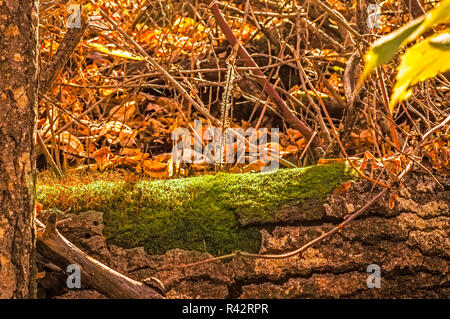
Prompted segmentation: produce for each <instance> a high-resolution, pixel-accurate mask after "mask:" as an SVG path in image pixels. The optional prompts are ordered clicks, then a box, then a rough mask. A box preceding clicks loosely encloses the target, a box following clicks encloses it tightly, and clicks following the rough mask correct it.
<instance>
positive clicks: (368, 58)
mask: <svg viewBox="0 0 450 319" xmlns="http://www.w3.org/2000/svg"><path fill="white" fill-rule="evenodd" d="M423 21H424V17H420V18H417V19H416V20H414V21H411V22H410V23H408V24H407V25H405V26H403V27H401V28H400V29H398V30H396V31H394V32H392V33H390V34H388V35H386V36H384V37H382V38H381V39H379V40H378V41H377V42H375V44H374V46H373V47H372V48H371V49H370V50H369V52H367V54H366V55H365V57H364V58H365V62H366V63H365V67H364V72H363V75H362V77H363V78H365V77H366V76H367V75H368V74H369V73H370V72H372V71H373V70H374V69H375V68H376V67H377V66H379V65H381V64H383V63H386V62H388V61H390V60H391V59H392V58H393V57H394V56H395V54H396V52H397V51H398V49H399V47H400V46H401V45H402V44H403V42H405V41H406V39H408V37H409V36H410V35H411V34H412V33H413V32H414V31H415V30H417V28H419V27H420V25H421V23H422V22H423Z"/></svg>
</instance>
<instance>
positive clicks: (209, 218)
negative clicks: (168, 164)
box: [38, 164, 450, 298]
mask: <svg viewBox="0 0 450 319" xmlns="http://www.w3.org/2000/svg"><path fill="white" fill-rule="evenodd" d="M377 176H378V175H377ZM386 178H387V177H385V176H381V177H380V178H379V181H381V182H384V183H386V182H387V180H386ZM435 178H436V180H437V181H439V183H440V184H441V185H442V186H443V188H442V187H441V186H440V185H439V184H438V183H437V182H436V180H435V179H433V178H432V177H431V176H429V175H428V174H426V173H423V172H412V173H410V174H408V175H407V176H406V177H405V178H404V180H403V181H402V183H401V184H400V185H398V186H396V188H395V190H394V191H395V192H396V194H397V195H398V197H390V195H386V196H385V197H384V198H382V199H380V200H379V201H378V202H376V203H375V204H374V205H372V206H371V207H370V208H369V209H368V210H367V211H366V212H365V213H364V214H363V215H362V216H360V217H359V218H358V219H356V220H353V221H352V222H351V223H350V224H348V226H346V227H344V228H343V229H342V230H341V231H339V232H338V233H337V234H335V235H334V236H332V237H330V238H328V239H326V240H325V241H323V242H321V243H320V244H318V245H316V246H314V247H311V248H309V249H308V250H306V251H305V252H304V253H302V254H301V255H296V256H293V257H290V258H284V259H258V258H244V257H242V256H236V257H234V258H232V259H231V260H224V261H215V262H211V263H206V264H201V265H198V266H195V267H187V268H184V267H182V268H177V267H174V266H176V265H185V264H190V263H193V262H196V261H201V260H204V259H207V258H211V257H212V256H214V255H218V254H222V253H227V252H231V251H234V250H245V251H249V252H259V253H260V254H283V253H286V252H289V251H293V250H295V249H297V248H299V247H301V246H303V245H305V244H306V243H308V242H310V241H311V240H313V239H315V238H317V237H318V236H320V235H322V234H324V233H325V232H327V231H329V230H330V229H332V228H333V227H335V226H336V225H337V224H339V223H341V222H342V221H343V220H345V219H346V218H347V217H348V216H349V215H350V214H352V213H354V212H355V211H357V210H358V209H360V208H361V207H362V206H363V205H365V204H366V203H367V202H369V201H370V200H371V199H372V198H373V197H374V196H375V194H376V193H378V192H379V191H380V189H379V188H378V187H377V186H375V187H374V186H373V185H372V183H370V182H368V181H366V180H363V179H358V178H357V177H356V176H355V174H354V173H352V172H351V171H350V170H349V169H348V167H346V166H345V165H342V164H332V165H318V166H313V167H308V168H304V169H293V170H279V171H277V172H273V173H270V174H242V175H240V174H237V175H230V174H217V175H215V176H203V177H196V178H188V179H177V180H167V181H149V180H142V179H140V178H138V177H136V176H127V175H123V174H121V175H119V174H116V173H102V174H99V173H98V174H86V175H83V174H77V175H72V176H69V177H67V178H66V179H65V180H61V181H58V180H56V179H55V178H52V177H50V176H47V175H42V176H40V178H39V186H38V198H39V200H40V201H41V202H42V203H43V204H44V208H49V207H57V208H59V209H61V210H68V209H71V213H78V212H84V211H89V210H97V211H101V212H103V213H99V212H92V211H91V212H86V213H82V214H79V215H78V216H80V218H81V219H80V220H75V218H74V220H73V221H72V222H73V223H72V222H66V223H62V224H61V231H62V232H63V233H64V235H65V236H67V238H69V239H70V240H72V241H73V242H74V243H75V244H76V245H77V246H78V245H79V246H80V247H82V249H84V250H85V251H86V252H88V253H89V254H92V255H94V256H95V257H98V258H99V259H100V260H101V261H102V262H104V263H105V264H107V265H108V266H110V267H111V268H113V269H116V270H118V271H120V272H121V273H124V274H126V275H127V276H129V277H130V278H133V279H136V280H141V279H143V278H148V277H155V278H158V279H160V280H161V282H162V283H163V285H164V286H165V288H166V290H167V297H168V298H448V297H449V296H450V290H449V289H450V288H449V287H450V272H449V263H448V261H449V259H450V241H449V236H448V234H449V230H450V213H449V207H450V179H449V178H448V177H445V176H438V175H436V177H435ZM350 179H352V180H353V181H352V183H351V186H350V188H348V189H347V190H345V191H344V188H343V187H340V188H338V189H337V187H338V186H339V185H341V184H343V183H344V181H346V180H350ZM393 198H396V200H395V201H392V199H393ZM390 201H391V204H394V207H392V208H389V202H390ZM71 223H72V224H71ZM86 225H92V226H91V227H90V228H89V229H86V228H85V227H86ZM103 225H104V227H103ZM77 231H78V233H77ZM70 234H72V235H73V237H71V236H70ZM83 234H86V235H89V236H86V237H84V236H83ZM103 234H105V235H106V240H107V244H106V243H105V242H104V237H103ZM88 237H90V238H88ZM144 247H145V249H144ZM180 248H181V249H180ZM372 264H376V265H378V266H380V270H381V274H380V275H381V278H380V284H381V286H380V288H370V287H369V286H368V284H367V283H368V278H369V276H370V275H371V274H370V273H368V270H367V269H368V266H369V265H372Z"/></svg>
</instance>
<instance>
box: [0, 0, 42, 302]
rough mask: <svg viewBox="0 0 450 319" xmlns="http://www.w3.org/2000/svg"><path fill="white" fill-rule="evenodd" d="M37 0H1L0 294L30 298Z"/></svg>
mask: <svg viewBox="0 0 450 319" xmlns="http://www.w3.org/2000/svg"><path fill="white" fill-rule="evenodd" d="M38 52H39V51H38V1H30V0H28V1H19V0H0V74H1V80H0V176H1V179H0V298H29V297H33V296H34V292H35V289H34V287H35V279H34V265H33V262H34V248H35V228H34V198H35V175H34V174H35V173H34V171H35V146H34V145H35V140H36V130H35V122H36V111H37V92H38V55H37V54H38Z"/></svg>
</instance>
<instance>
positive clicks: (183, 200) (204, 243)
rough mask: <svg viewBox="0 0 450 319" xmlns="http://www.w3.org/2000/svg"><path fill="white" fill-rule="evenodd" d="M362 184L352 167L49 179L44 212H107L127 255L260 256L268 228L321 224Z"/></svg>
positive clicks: (111, 231) (110, 237)
mask: <svg viewBox="0 0 450 319" xmlns="http://www.w3.org/2000/svg"><path fill="white" fill-rule="evenodd" d="M354 177H355V175H354V174H353V173H352V172H351V170H350V169H349V167H347V166H346V165H345V164H344V163H337V164H336V163H335V164H329V165H316V166H311V167H308V168H299V169H282V170H278V171H275V172H272V173H265V174H223V173H219V174H217V175H205V176H199V177H193V178H185V179H173V180H149V179H142V178H139V177H138V176H136V175H130V174H124V173H123V172H122V173H121V172H105V173H94V174H92V173H90V174H89V173H86V174H84V173H78V174H69V175H67V176H65V177H64V178H63V179H57V178H55V177H54V176H52V175H41V176H40V177H39V180H38V186H37V199H38V201H39V202H41V203H42V204H43V206H44V208H58V209H60V210H61V211H70V213H79V212H83V211H88V210H97V211H101V212H104V214H105V215H104V223H105V225H104V226H105V229H104V232H105V236H106V239H107V241H108V243H111V244H115V245H118V246H120V247H125V248H132V247H137V246H144V247H145V250H146V251H147V253H150V254H160V253H164V252H166V251H167V250H169V249H174V248H182V249H189V250H198V251H202V252H208V253H211V254H213V255H219V254H224V253H230V252H232V251H233V250H244V251H248V252H257V251H258V249H259V247H260V242H261V240H260V237H261V235H260V232H259V229H260V227H259V226H261V225H266V226H268V227H269V228H270V226H273V225H275V224H291V223H295V222H300V221H306V222H313V221H314V220H320V219H321V218H322V217H323V215H324V210H323V205H322V204H323V201H324V200H325V199H326V197H327V196H328V195H329V194H330V193H331V192H333V191H334V190H335V189H336V188H337V187H338V186H340V185H341V184H342V183H343V182H345V181H346V180H349V179H351V178H354Z"/></svg>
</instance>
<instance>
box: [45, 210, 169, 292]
mask: <svg viewBox="0 0 450 319" xmlns="http://www.w3.org/2000/svg"><path fill="white" fill-rule="evenodd" d="M36 223H37V225H38V227H39V228H40V229H39V231H38V232H37V245H38V248H39V249H40V250H41V251H42V252H43V253H44V255H46V256H48V257H50V258H51V260H52V262H54V263H55V264H56V265H58V266H59V267H61V268H62V269H66V267H67V266H68V265H70V264H74V265H78V266H79V267H80V270H81V280H82V281H85V283H86V284H87V285H88V286H90V287H92V288H94V289H96V290H98V291H99V292H101V293H103V294H104V295H105V296H107V297H109V298H113V299H161V298H163V296H162V295H161V293H160V292H159V291H158V289H156V288H154V287H152V286H150V285H148V284H146V283H142V282H139V281H136V280H133V279H130V278H128V277H126V276H124V275H122V274H121V273H119V272H117V271H115V270H113V269H111V268H109V267H108V266H106V265H104V264H102V263H101V262H99V261H97V260H95V259H94V258H92V257H90V256H88V255H86V254H85V253H84V252H82V251H81V250H80V249H78V248H77V247H75V246H74V245H73V244H72V243H71V242H69V241H68V240H67V239H66V238H64V237H63V236H62V235H61V234H60V233H59V232H58V230H57V229H56V215H54V214H53V218H52V216H50V217H49V221H48V222H47V225H44V224H43V223H42V222H40V221H39V220H38V219H36Z"/></svg>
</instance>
